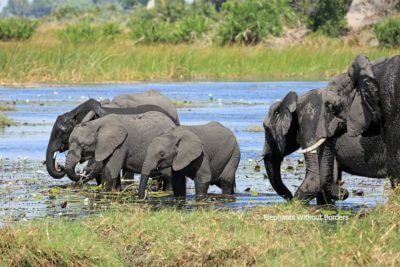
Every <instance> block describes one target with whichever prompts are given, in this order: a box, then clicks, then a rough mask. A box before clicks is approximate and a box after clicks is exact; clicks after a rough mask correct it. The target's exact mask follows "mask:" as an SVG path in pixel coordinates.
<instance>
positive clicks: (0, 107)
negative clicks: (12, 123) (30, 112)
mask: <svg viewBox="0 0 400 267" xmlns="http://www.w3.org/2000/svg"><path fill="white" fill-rule="evenodd" d="M16 110H17V109H16V107H15V105H14V104H9V103H0V111H16Z"/></svg>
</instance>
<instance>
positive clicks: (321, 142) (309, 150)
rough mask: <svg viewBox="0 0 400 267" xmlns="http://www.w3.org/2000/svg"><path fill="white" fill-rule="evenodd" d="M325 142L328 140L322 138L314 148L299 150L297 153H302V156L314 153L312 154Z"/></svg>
mask: <svg viewBox="0 0 400 267" xmlns="http://www.w3.org/2000/svg"><path fill="white" fill-rule="evenodd" d="M325 141H326V138H321V139H319V140H318V142H316V143H315V144H313V145H312V146H310V147H307V148H305V149H300V150H297V153H302V154H305V153H312V152H314V151H315V150H316V149H317V148H318V147H320V145H322V144H323V143H324V142H325ZM314 153H315V152H314Z"/></svg>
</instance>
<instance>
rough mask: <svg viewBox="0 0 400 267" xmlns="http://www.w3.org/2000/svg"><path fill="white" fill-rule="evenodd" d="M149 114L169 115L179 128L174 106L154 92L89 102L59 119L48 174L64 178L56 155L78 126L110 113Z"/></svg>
mask: <svg viewBox="0 0 400 267" xmlns="http://www.w3.org/2000/svg"><path fill="white" fill-rule="evenodd" d="M149 111H158V112H161V113H163V114H165V115H167V116H168V117H169V118H170V119H171V120H172V121H173V122H174V124H175V125H177V126H178V125H179V118H178V113H177V111H176V108H175V106H174V105H173V103H172V102H171V101H170V100H169V99H168V98H167V97H165V96H163V95H161V94H160V93H159V92H158V91H154V90H149V91H145V92H142V93H136V94H124V95H119V96H117V97H116V98H114V99H113V100H112V101H111V102H110V103H105V104H103V103H100V102H99V101H96V100H94V99H89V100H87V101H86V102H84V103H82V104H80V105H79V106H77V107H76V108H74V109H73V110H71V111H69V112H67V113H64V114H62V115H60V116H58V117H57V119H56V122H55V123H54V125H53V129H52V131H51V134H50V139H49V143H48V145H47V152H46V167H47V171H48V173H49V174H50V175H51V176H52V177H54V178H56V179H60V178H62V177H64V176H65V171H64V168H63V167H62V166H57V167H56V165H57V164H56V156H57V153H58V152H65V151H66V150H68V140H69V136H70V134H71V132H72V130H73V129H74V127H75V126H76V125H78V124H80V123H82V122H85V121H90V120H93V119H96V118H100V117H103V116H105V115H107V114H113V113H117V114H118V113H119V114H140V113H145V112H149Z"/></svg>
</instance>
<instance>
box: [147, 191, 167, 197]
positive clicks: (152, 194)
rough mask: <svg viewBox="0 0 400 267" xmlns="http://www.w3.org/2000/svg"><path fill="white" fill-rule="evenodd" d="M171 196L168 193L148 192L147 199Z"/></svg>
mask: <svg viewBox="0 0 400 267" xmlns="http://www.w3.org/2000/svg"><path fill="white" fill-rule="evenodd" d="M170 195H171V194H170V193H168V192H149V193H148V196H149V197H167V196H170Z"/></svg>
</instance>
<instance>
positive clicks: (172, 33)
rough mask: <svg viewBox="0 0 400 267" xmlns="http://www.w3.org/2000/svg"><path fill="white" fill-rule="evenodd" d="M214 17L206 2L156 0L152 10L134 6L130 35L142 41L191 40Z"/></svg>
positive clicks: (202, 30) (197, 36)
mask: <svg viewBox="0 0 400 267" xmlns="http://www.w3.org/2000/svg"><path fill="white" fill-rule="evenodd" d="M215 18H216V12H215V9H214V7H213V6H212V5H210V4H208V3H200V4H199V3H196V2H195V3H193V4H192V5H185V3H184V1H181V0H174V1H165V2H160V5H159V6H157V8H156V9H155V10H147V9H144V8H141V9H137V10H136V11H135V12H134V13H133V17H132V19H131V20H130V22H129V27H130V29H131V35H132V38H133V39H134V40H136V41H139V40H140V41H141V42H144V43H172V44H177V43H182V42H191V41H193V40H195V39H197V38H199V37H201V36H202V35H204V34H205V33H206V32H207V31H208V29H209V28H210V24H211V23H212V21H213V20H215Z"/></svg>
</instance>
